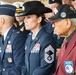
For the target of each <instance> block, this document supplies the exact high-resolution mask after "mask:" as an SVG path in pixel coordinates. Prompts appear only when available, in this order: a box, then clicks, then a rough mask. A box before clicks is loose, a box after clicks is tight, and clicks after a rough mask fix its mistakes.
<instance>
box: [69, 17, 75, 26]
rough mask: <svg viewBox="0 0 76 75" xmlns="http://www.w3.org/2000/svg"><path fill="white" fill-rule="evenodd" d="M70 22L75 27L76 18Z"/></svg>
mask: <svg viewBox="0 0 76 75" xmlns="http://www.w3.org/2000/svg"><path fill="white" fill-rule="evenodd" d="M70 20H71V22H72V24H73V25H75V26H76V18H72V19H70Z"/></svg>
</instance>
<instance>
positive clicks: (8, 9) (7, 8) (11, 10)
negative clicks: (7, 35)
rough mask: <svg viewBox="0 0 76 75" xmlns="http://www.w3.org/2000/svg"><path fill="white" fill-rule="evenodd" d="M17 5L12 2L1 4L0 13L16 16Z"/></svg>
mask: <svg viewBox="0 0 76 75" xmlns="http://www.w3.org/2000/svg"><path fill="white" fill-rule="evenodd" d="M15 12H16V7H15V6H13V5H11V4H3V5H0V15H8V16H14V15H15Z"/></svg>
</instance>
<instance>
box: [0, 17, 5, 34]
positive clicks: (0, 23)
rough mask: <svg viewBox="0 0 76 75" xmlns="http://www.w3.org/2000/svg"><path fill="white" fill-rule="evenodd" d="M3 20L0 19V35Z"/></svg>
mask: <svg viewBox="0 0 76 75" xmlns="http://www.w3.org/2000/svg"><path fill="white" fill-rule="evenodd" d="M3 21H4V20H3V19H2V18H0V35H1V34H2V28H3V27H2V26H3Z"/></svg>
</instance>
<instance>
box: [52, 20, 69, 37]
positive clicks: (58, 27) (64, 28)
mask: <svg viewBox="0 0 76 75" xmlns="http://www.w3.org/2000/svg"><path fill="white" fill-rule="evenodd" d="M53 27H54V33H55V34H57V35H58V36H61V37H65V36H67V32H68V29H69V28H68V25H67V20H66V19H64V20H60V21H57V22H55V23H54V24H53Z"/></svg>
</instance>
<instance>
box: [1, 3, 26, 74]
mask: <svg viewBox="0 0 76 75" xmlns="http://www.w3.org/2000/svg"><path fill="white" fill-rule="evenodd" d="M15 10H16V7H15V6H13V5H9V4H4V5H0V33H1V35H2V36H1V37H0V75H21V67H22V66H23V65H24V62H23V61H24V54H25V53H24V51H25V50H24V48H25V47H24V43H25V39H26V37H25V36H24V35H23V34H22V33H21V32H20V31H18V30H17V29H16V28H15V27H14V25H13V24H14V15H15Z"/></svg>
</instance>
